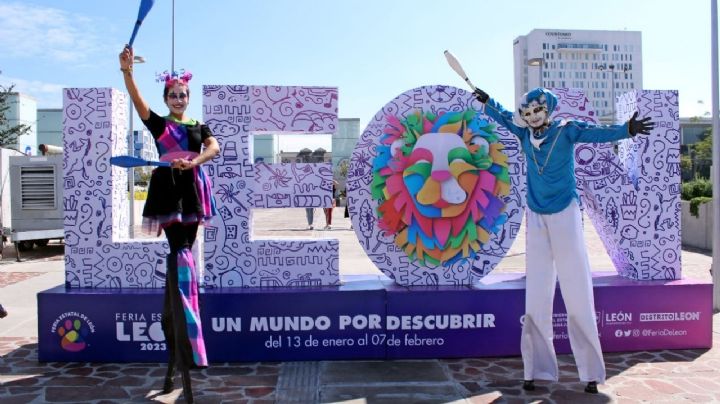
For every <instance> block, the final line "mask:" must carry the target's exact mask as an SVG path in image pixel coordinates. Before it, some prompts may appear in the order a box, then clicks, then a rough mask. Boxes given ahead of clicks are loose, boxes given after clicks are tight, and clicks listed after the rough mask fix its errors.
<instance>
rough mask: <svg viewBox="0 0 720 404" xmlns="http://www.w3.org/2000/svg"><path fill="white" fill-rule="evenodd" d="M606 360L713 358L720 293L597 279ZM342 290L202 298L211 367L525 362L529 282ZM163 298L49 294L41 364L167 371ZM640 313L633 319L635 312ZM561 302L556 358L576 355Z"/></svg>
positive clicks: (359, 285)
mask: <svg viewBox="0 0 720 404" xmlns="http://www.w3.org/2000/svg"><path fill="white" fill-rule="evenodd" d="M593 277H594V288H595V301H596V309H597V311H598V312H597V317H598V326H599V331H600V341H601V344H602V347H603V351H605V352H616V351H636V350H656V349H689V348H710V347H711V345H712V284H710V283H707V282H705V283H703V282H696V281H692V280H678V281H633V280H628V279H624V278H621V277H619V276H618V275H617V274H616V273H615V272H596V273H594V274H593ZM343 279H344V284H343V285H342V286H338V287H334V286H333V287H322V288H314V289H308V288H304V289H284V288H273V289H211V290H206V291H204V292H203V294H202V295H201V299H200V304H201V311H202V321H203V332H204V335H205V342H206V346H207V351H208V358H209V360H210V361H211V362H243V361H294V360H333V359H401V358H451V357H482V356H508V355H519V354H520V329H521V321H522V314H523V311H524V310H523V307H524V292H525V291H524V285H525V284H524V279H523V274H512V275H508V274H504V275H503V274H490V275H488V276H486V277H485V278H483V282H482V284H481V285H480V286H478V287H474V288H472V287H447V286H443V287H413V288H412V290H410V289H408V288H404V287H399V286H396V285H394V284H393V283H392V282H390V281H388V282H383V281H380V280H377V279H375V278H372V279H368V278H365V277H345V278H343ZM162 297H163V291H162V290H152V289H151V290H142V289H132V290H130V289H123V290H113V289H104V290H102V289H70V290H67V289H65V287H64V286H59V287H56V288H53V289H50V290H47V291H44V292H41V293H39V294H38V315H39V321H38V328H39V329H38V336H39V345H40V348H39V360H40V361H41V362H55V361H57V362H161V361H165V360H166V357H167V352H166V348H167V347H166V344H165V342H164V337H163V333H162V330H161V328H160V313H161V310H162ZM628 308H632V309H631V310H628ZM565 322H566V317H565V313H564V307H563V304H562V298H561V296H560V293H557V295H556V301H555V315H554V324H555V346H556V349H557V351H558V353H567V352H569V351H570V346H569V341H568V337H567V330H566V328H565Z"/></svg>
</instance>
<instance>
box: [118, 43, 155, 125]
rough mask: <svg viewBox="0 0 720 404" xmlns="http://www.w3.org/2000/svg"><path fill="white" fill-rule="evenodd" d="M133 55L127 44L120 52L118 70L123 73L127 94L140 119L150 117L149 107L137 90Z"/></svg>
mask: <svg viewBox="0 0 720 404" xmlns="http://www.w3.org/2000/svg"><path fill="white" fill-rule="evenodd" d="M134 56H135V54H134V52H133V49H132V48H130V47H128V46H126V47H125V49H123V50H122V52H120V55H119V58H120V71H122V73H123V79H124V80H125V88H126V89H127V92H128V94H130V99H131V100H132V103H133V105H134V106H135V109H136V110H137V113H138V115H139V116H140V119H142V120H147V119H148V118H149V117H150V107H148V104H147V102H145V99H143V97H142V95H141V94H140V90H138V88H137V85H136V84H135V79H133V58H134Z"/></svg>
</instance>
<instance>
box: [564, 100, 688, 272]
mask: <svg viewBox="0 0 720 404" xmlns="http://www.w3.org/2000/svg"><path fill="white" fill-rule="evenodd" d="M560 98H561V100H562V101H561V103H562V104H564V106H563V107H561V109H562V110H564V111H566V114H567V115H568V116H570V115H574V116H575V118H576V119H577V118H582V117H584V118H583V120H588V121H590V122H595V118H594V116H592V114H590V113H589V111H588V110H587V109H586V108H582V107H583V106H586V105H589V103H588V101H587V98H585V95H584V94H582V93H580V92H572V91H561V92H560ZM617 105H618V108H617V111H618V116H617V118H618V121H619V122H624V121H627V120H628V119H630V117H631V116H632V114H633V113H634V112H635V111H639V112H640V116H649V117H651V118H652V119H653V121H655V122H656V123H657V126H656V128H655V129H654V130H653V131H652V134H651V135H650V136H637V137H636V138H634V139H628V140H623V141H620V142H619V147H618V150H619V153H618V154H617V155H616V154H615V153H614V151H613V145H612V144H607V143H603V144H596V145H592V144H583V145H579V146H577V147H576V149H575V175H576V177H577V179H578V190H579V191H581V193H580V194H581V196H582V201H583V204H584V206H585V211H586V212H587V213H588V216H590V219H591V220H592V222H593V224H594V225H595V229H596V230H597V232H598V234H599V235H600V237H601V239H602V241H603V244H604V245H605V249H606V250H607V252H608V254H609V255H610V258H611V259H612V262H613V264H614V265H615V268H616V269H617V271H618V272H619V273H620V274H621V275H622V276H624V277H627V278H631V279H639V280H653V279H680V277H681V268H682V266H681V261H680V251H681V240H680V127H679V118H678V116H679V115H678V94H677V91H631V92H629V93H626V94H624V95H623V96H621V97H620V100H619V102H618V104H617Z"/></svg>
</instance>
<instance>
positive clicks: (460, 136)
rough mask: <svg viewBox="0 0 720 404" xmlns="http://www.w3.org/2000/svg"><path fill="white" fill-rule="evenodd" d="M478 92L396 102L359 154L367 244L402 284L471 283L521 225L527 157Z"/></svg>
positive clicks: (354, 171) (357, 205)
mask: <svg viewBox="0 0 720 404" xmlns="http://www.w3.org/2000/svg"><path fill="white" fill-rule="evenodd" d="M478 109H479V103H478V102H476V101H475V99H474V98H473V96H472V94H470V93H468V92H466V91H463V90H460V89H457V88H454V87H448V86H426V87H420V88H416V89H413V90H410V91H407V92H405V93H403V94H401V95H399V96H398V97H397V98H395V99H394V100H392V101H390V102H389V103H388V104H387V105H385V107H383V108H382V109H381V110H380V111H379V112H378V113H377V114H375V116H374V118H373V119H372V121H371V122H370V123H369V124H368V126H367V128H366V129H365V131H364V132H363V134H362V135H361V137H360V140H359V141H358V144H357V146H356V148H355V150H354V151H353V155H352V158H351V165H350V170H349V172H348V201H349V207H350V212H351V218H352V222H353V228H354V229H355V232H356V234H357V235H358V238H359V239H360V244H361V245H362V246H363V248H364V249H365V251H366V252H367V254H368V256H369V257H370V259H371V260H372V261H373V262H374V263H375V264H376V265H377V266H378V268H379V269H380V270H381V271H382V272H384V273H385V274H386V275H388V276H389V277H391V278H392V279H394V280H395V282H397V283H399V284H401V285H464V284H471V283H473V282H474V280H476V279H479V278H481V277H482V276H484V275H486V274H487V273H489V272H490V271H491V270H492V269H493V268H494V267H495V266H496V265H497V264H498V262H499V261H500V260H501V259H502V258H503V257H504V256H505V254H506V252H507V250H508V249H509V248H510V245H511V244H512V242H513V240H514V239H515V237H516V236H517V231H518V229H519V227H520V222H521V221H522V213H523V212H524V205H525V192H524V189H525V177H524V173H525V168H524V159H523V158H522V155H521V153H520V150H519V148H518V147H519V146H518V143H517V141H516V140H515V139H512V138H510V135H508V134H507V131H505V129H504V128H501V127H499V126H497V125H495V124H494V123H491V122H489V121H488V118H485V117H484V116H482V115H481V114H478V112H477V110H478Z"/></svg>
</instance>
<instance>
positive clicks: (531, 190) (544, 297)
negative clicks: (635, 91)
mask: <svg viewBox="0 0 720 404" xmlns="http://www.w3.org/2000/svg"><path fill="white" fill-rule="evenodd" d="M474 94H475V97H476V98H477V99H478V101H480V102H481V103H483V104H484V106H485V113H486V114H487V115H488V116H489V117H491V118H493V119H494V120H495V121H497V123H498V124H500V125H502V126H504V127H505V128H507V129H508V130H509V131H510V132H512V133H513V134H515V135H516V136H517V137H518V139H519V140H520V143H521V145H522V149H523V152H524V153H525V155H526V156H527V159H526V160H527V162H528V163H527V206H528V211H527V240H528V241H527V269H526V271H527V274H526V278H525V279H526V294H525V316H524V322H523V329H522V336H521V342H520V346H521V351H522V357H523V365H524V369H525V372H524V379H525V381H524V382H523V388H524V389H525V390H534V389H535V382H534V381H535V379H539V380H554V381H557V380H558V365H557V358H556V356H555V349H554V347H553V324H552V306H553V299H554V295H555V282H556V281H559V282H560V291H561V293H562V296H563V300H564V301H565V307H566V308H567V327H568V334H569V337H570V346H571V348H572V352H573V356H574V357H575V362H576V364H577V367H578V372H579V376H580V380H581V381H584V382H587V386H586V387H585V391H586V392H588V393H597V392H598V390H597V384H598V383H601V384H602V383H604V382H605V364H604V361H603V356H602V350H601V348H600V339H599V338H598V329H597V323H596V319H595V304H594V301H593V286H592V275H591V272H590V263H589V261H588V256H587V251H586V250H585V242H584V240H583V231H582V218H581V213H580V208H579V206H578V195H577V192H576V183H575V173H574V168H575V159H574V157H575V156H574V150H575V148H574V147H575V143H604V142H611V141H614V140H619V139H626V138H629V137H634V136H635V135H637V134H641V135H647V134H649V133H650V130H652V128H653V127H654V123H653V122H651V121H650V118H644V119H640V120H638V119H636V118H637V115H638V114H637V112H636V113H635V114H634V115H633V116H632V118H630V120H629V121H628V122H626V123H625V124H623V125H610V126H599V125H593V124H589V123H587V122H580V121H560V120H555V121H551V120H550V113H551V112H552V111H553V110H554V109H555V106H556V105H557V97H556V96H555V94H553V93H552V92H551V91H549V90H547V89H545V88H536V89H534V90H532V91H530V92H528V93H527V94H525V95H524V96H523V97H522V100H521V103H520V105H519V106H518V109H517V110H516V111H515V113H513V112H510V111H507V110H506V109H505V108H503V106H502V105H500V104H499V103H498V102H497V101H495V100H494V99H492V98H490V97H489V96H488V94H487V93H485V92H484V91H482V90H479V89H476V90H475V92H474Z"/></svg>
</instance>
